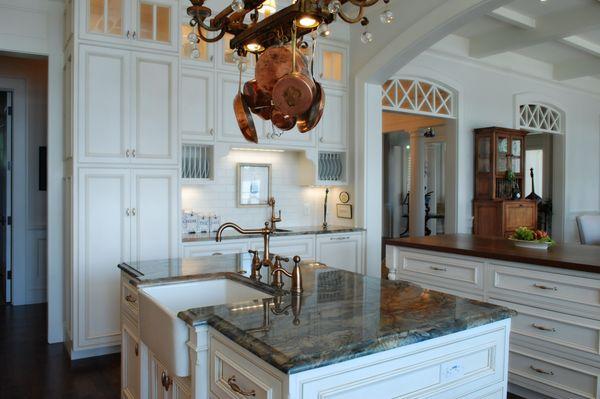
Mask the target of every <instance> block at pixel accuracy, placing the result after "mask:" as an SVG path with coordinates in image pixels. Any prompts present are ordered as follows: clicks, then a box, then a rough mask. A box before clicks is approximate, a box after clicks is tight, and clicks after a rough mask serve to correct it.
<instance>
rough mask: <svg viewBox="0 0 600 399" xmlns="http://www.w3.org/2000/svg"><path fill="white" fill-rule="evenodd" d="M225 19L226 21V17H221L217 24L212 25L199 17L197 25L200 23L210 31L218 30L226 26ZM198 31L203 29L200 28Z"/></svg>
mask: <svg viewBox="0 0 600 399" xmlns="http://www.w3.org/2000/svg"><path fill="white" fill-rule="evenodd" d="M225 21H226V20H225V19H221V20H220V21H219V23H218V24H217V25H215V26H212V25H206V24H205V23H204V21H202V20H200V19H198V23H197V24H196V25H198V26H199V27H200V28H202V29H204V30H205V31H208V32H218V31H220V30H223V29H224V28H225ZM198 31H201V29H198Z"/></svg>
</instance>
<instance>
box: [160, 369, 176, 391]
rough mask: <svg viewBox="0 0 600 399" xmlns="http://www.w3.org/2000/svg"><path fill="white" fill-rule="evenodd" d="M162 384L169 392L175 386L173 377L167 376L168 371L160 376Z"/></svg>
mask: <svg viewBox="0 0 600 399" xmlns="http://www.w3.org/2000/svg"><path fill="white" fill-rule="evenodd" d="M160 382H161V384H162V386H163V387H164V388H165V391H169V388H170V387H171V385H172V384H173V379H172V378H171V377H169V375H168V374H167V372H166V371H163V372H162V375H161V376H160Z"/></svg>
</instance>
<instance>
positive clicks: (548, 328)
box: [531, 323, 556, 332]
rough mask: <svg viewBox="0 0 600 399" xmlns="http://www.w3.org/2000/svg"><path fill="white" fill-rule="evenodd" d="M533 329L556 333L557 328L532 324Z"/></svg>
mask: <svg viewBox="0 0 600 399" xmlns="http://www.w3.org/2000/svg"><path fill="white" fill-rule="evenodd" d="M531 327H533V328H537V329H538V330H542V331H550V332H556V328H552V327H544V326H540V325H539V324H535V323H533V324H531Z"/></svg>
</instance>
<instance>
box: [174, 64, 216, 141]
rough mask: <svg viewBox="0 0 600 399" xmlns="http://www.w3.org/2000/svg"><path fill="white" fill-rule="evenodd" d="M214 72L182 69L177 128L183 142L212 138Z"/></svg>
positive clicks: (213, 130) (209, 139)
mask: <svg viewBox="0 0 600 399" xmlns="http://www.w3.org/2000/svg"><path fill="white" fill-rule="evenodd" d="M214 102H215V87H214V73H213V72H208V71H200V70H193V69H184V70H183V71H182V73H181V89H180V91H179V129H180V130H181V138H182V140H183V141H184V142H195V141H212V140H214V134H215V129H214Z"/></svg>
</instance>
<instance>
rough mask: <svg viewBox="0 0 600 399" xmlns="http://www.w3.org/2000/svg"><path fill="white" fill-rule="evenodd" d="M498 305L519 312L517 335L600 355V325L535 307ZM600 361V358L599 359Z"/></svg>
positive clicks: (515, 324) (514, 327)
mask: <svg viewBox="0 0 600 399" xmlns="http://www.w3.org/2000/svg"><path fill="white" fill-rule="evenodd" d="M492 302H493V303H495V304H498V305H502V306H506V307H508V308H511V309H515V310H516V311H517V312H518V313H519V314H518V315H517V316H515V317H513V318H512V328H511V332H512V333H513V334H515V335H519V336H523V337H529V338H532V339H534V340H541V341H544V343H547V344H548V345H544V346H545V347H548V348H553V347H554V346H555V345H560V346H562V347H564V348H567V349H570V350H576V351H582V352H587V353H588V354H593V355H600V322H599V321H596V320H590V319H585V318H583V317H577V316H571V315H566V314H562V313H556V312H552V311H547V310H542V309H536V308H531V307H529V306H524V305H517V304H513V303H508V302H503V301H492ZM597 360H598V361H600V357H598V358H597Z"/></svg>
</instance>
